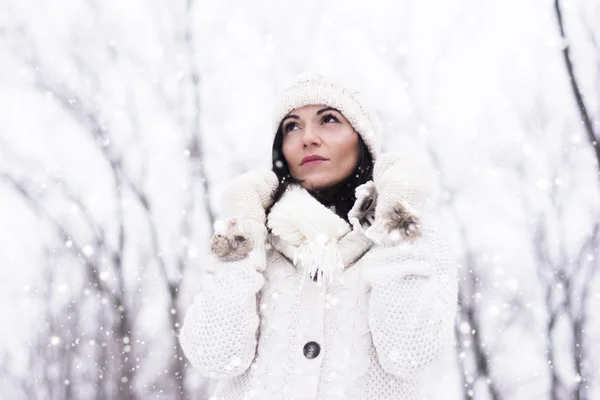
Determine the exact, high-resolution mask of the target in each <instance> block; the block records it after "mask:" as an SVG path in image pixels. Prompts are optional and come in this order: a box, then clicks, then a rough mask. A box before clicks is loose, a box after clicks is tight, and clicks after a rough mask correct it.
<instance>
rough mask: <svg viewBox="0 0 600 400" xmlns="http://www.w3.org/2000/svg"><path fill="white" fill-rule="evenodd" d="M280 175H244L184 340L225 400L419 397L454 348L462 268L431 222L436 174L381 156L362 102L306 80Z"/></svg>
mask: <svg viewBox="0 0 600 400" xmlns="http://www.w3.org/2000/svg"><path fill="white" fill-rule="evenodd" d="M279 105H280V109H279V111H278V114H277V117H276V120H275V121H274V122H275V127H274V128H275V129H274V131H275V132H276V134H275V139H274V144H273V170H272V171H251V172H248V173H246V174H243V175H241V176H240V177H238V178H237V179H235V180H234V181H233V183H232V184H230V185H229V186H228V187H227V189H226V190H225V192H224V194H223V196H222V198H221V200H222V208H223V211H224V212H225V214H226V215H227V217H228V219H227V221H226V222H225V223H224V224H223V226H221V227H218V229H217V232H216V233H215V235H213V237H212V238H211V243H210V244H211V254H212V260H211V263H210V265H208V266H207V268H206V272H205V273H204V275H203V280H202V290H201V291H200V293H199V294H198V295H196V297H195V298H194V302H193V304H192V305H191V306H190V308H189V309H188V311H187V313H186V315H185V318H184V322H183V326H182V329H181V333H180V342H181V346H182V348H183V351H184V352H185V355H186V357H187V358H188V359H189V361H190V362H191V363H192V365H193V366H194V367H196V368H197V369H198V370H199V371H200V372H201V373H202V374H203V375H204V376H207V377H211V378H219V379H221V381H220V382H219V384H218V387H217V390H216V393H215V395H214V398H215V399H219V400H221V399H248V398H256V399H328V400H329V399H361V400H362V399H416V398H421V396H422V384H421V383H420V380H419V372H420V371H421V370H423V368H424V367H425V366H427V365H428V364H430V363H431V362H432V361H433V360H435V359H436V358H437V356H438V355H439V354H440V353H441V351H442V350H444V349H445V347H446V346H447V345H448V344H449V343H450V342H451V341H452V337H453V326H454V315H455V311H456V300H457V278H456V266H455V264H454V263H453V262H452V260H451V255H450V248H449V245H448V241H447V239H446V238H445V236H444V235H443V234H442V233H441V231H440V229H439V228H438V227H436V225H435V223H434V219H433V218H432V217H431V216H430V214H426V213H425V211H426V206H427V204H428V200H429V197H430V192H431V190H430V189H431V181H432V179H431V178H432V174H431V171H429V170H428V169H427V168H425V167H424V165H423V164H422V163H420V162H419V161H418V159H416V158H415V157H411V156H409V155H408V154H405V155H400V154H391V153H385V154H380V153H379V148H380V141H381V140H380V139H381V138H380V131H379V130H380V128H379V123H378V120H377V118H376V116H375V114H374V113H373V112H371V111H370V110H369V109H368V108H367V107H366V106H365V103H364V101H363V100H362V99H361V95H360V93H358V92H356V91H353V90H350V89H348V87H346V86H342V85H341V84H340V83H338V82H337V81H334V80H331V79H326V78H324V77H323V76H322V75H318V74H303V75H301V76H300V77H299V78H298V79H297V81H296V82H295V83H294V84H293V85H291V86H290V87H289V88H288V89H286V90H285V91H284V93H283V96H282V99H281V101H280V103H279Z"/></svg>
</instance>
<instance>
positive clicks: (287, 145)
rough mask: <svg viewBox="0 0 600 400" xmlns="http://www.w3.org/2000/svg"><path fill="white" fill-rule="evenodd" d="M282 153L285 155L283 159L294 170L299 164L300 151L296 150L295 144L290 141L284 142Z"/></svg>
mask: <svg viewBox="0 0 600 400" xmlns="http://www.w3.org/2000/svg"><path fill="white" fill-rule="evenodd" d="M281 152H282V153H283V157H284V158H285V160H286V161H287V163H288V165H289V167H290V168H293V167H294V166H295V165H296V164H297V162H296V161H297V160H296V159H297V157H298V151H296V150H295V147H294V145H293V143H291V142H290V141H289V140H286V141H284V142H283V145H282V146H281Z"/></svg>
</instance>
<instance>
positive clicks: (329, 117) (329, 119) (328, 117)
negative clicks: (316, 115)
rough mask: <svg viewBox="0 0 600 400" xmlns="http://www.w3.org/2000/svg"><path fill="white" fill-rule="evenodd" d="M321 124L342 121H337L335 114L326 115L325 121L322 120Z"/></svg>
mask: <svg viewBox="0 0 600 400" xmlns="http://www.w3.org/2000/svg"><path fill="white" fill-rule="evenodd" d="M321 122H325V123H328V122H340V120H339V119H337V117H336V116H335V115H333V114H325V115H324V116H323V119H322V120H321Z"/></svg>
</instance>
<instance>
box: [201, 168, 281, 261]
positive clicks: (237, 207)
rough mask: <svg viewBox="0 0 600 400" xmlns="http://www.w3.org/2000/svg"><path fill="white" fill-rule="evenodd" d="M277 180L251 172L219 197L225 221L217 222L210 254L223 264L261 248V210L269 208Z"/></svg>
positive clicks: (261, 172)
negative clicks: (225, 217)
mask: <svg viewBox="0 0 600 400" xmlns="http://www.w3.org/2000/svg"><path fill="white" fill-rule="evenodd" d="M278 184H279V180H278V179H277V175H275V173H274V172H273V171H269V170H254V171H249V172H246V173H244V174H242V175H240V176H238V177H237V178H236V179H234V180H233V181H232V182H231V183H230V184H229V185H228V186H227V187H226V188H225V190H224V191H223V194H222V195H221V207H222V210H223V213H224V214H225V215H226V216H227V220H226V221H217V223H216V224H215V233H214V235H213V236H212V238H211V240H210V250H211V253H212V254H213V255H215V256H217V257H218V258H220V259H221V260H223V261H237V260H241V259H244V258H246V257H247V256H248V255H249V254H250V253H251V252H252V250H254V249H256V248H261V247H264V244H265V238H266V235H267V228H266V227H265V222H266V215H265V209H266V208H267V207H268V206H270V205H271V202H272V197H273V195H274V194H275V191H276V189H277V186H278Z"/></svg>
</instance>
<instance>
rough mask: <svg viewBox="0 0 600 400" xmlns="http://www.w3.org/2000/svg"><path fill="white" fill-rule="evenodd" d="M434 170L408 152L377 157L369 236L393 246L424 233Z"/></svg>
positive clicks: (367, 233) (380, 242) (377, 241)
mask: <svg viewBox="0 0 600 400" xmlns="http://www.w3.org/2000/svg"><path fill="white" fill-rule="evenodd" d="M431 172H432V171H431V170H429V169H428V167H427V166H426V165H425V164H424V163H423V162H422V161H420V160H418V159H417V158H415V157H414V156H412V155H409V154H402V153H384V154H381V155H380V156H379V157H378V158H377V162H376V163H375V166H374V169H373V181H374V183H375V189H376V191H377V204H376V206H375V222H374V224H373V225H372V226H371V227H370V228H369V229H367V231H366V235H367V236H368V237H369V238H371V239H372V240H373V241H374V242H376V243H379V244H381V245H384V246H386V247H387V246H393V245H396V244H398V243H400V242H402V241H403V240H407V241H412V240H414V239H415V238H417V237H419V236H421V235H422V232H421V212H422V211H423V210H424V208H425V206H426V205H427V203H428V201H429V199H430V196H431V191H432V177H433V176H432V173H431Z"/></svg>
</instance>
